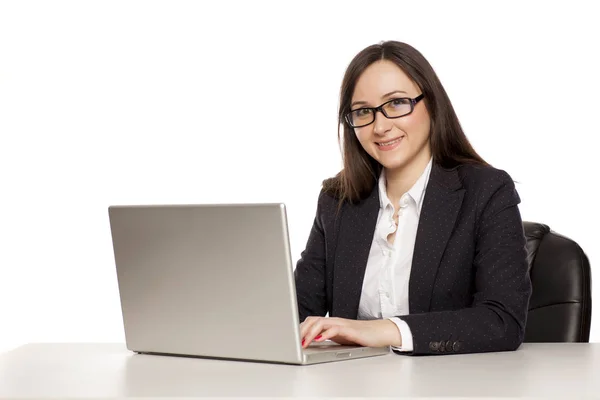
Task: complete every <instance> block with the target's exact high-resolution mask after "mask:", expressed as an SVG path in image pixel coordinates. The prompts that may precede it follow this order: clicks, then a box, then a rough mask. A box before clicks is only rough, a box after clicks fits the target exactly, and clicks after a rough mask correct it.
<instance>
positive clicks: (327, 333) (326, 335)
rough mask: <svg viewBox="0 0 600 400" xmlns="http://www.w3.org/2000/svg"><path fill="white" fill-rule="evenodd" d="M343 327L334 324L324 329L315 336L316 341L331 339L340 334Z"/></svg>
mask: <svg viewBox="0 0 600 400" xmlns="http://www.w3.org/2000/svg"><path fill="white" fill-rule="evenodd" d="M340 330H341V327H340V326H338V325H334V326H332V327H330V328H328V329H325V330H323V332H321V334H320V335H317V336H316V337H315V341H316V342H323V341H325V340H329V339H331V338H333V337H335V336H338V335H339V334H340Z"/></svg>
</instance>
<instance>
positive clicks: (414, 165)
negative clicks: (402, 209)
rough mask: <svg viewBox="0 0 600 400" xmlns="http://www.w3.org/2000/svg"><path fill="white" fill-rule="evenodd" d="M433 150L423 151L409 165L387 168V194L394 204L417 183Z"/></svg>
mask: <svg viewBox="0 0 600 400" xmlns="http://www.w3.org/2000/svg"><path fill="white" fill-rule="evenodd" d="M430 159H431V151H429V150H428V151H423V152H422V153H420V154H419V155H417V157H416V158H415V159H413V160H411V161H410V162H409V163H408V164H407V165H403V166H402V167H399V168H394V169H388V168H386V169H385V181H386V182H385V183H386V192H387V196H388V198H389V199H390V201H392V202H393V204H396V203H397V202H398V201H400V197H402V195H403V194H404V193H406V192H408V190H409V189H410V188H411V187H412V186H413V185H414V184H415V182H416V181H417V179H419V177H420V176H421V175H422V174H423V171H425V168H426V167H427V164H428V163H429V160H430Z"/></svg>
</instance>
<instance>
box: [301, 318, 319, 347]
mask: <svg viewBox="0 0 600 400" xmlns="http://www.w3.org/2000/svg"><path fill="white" fill-rule="evenodd" d="M323 324H324V321H323V320H319V321H317V322H315V323H314V324H313V325H312V326H311V327H310V329H309V330H308V332H306V334H305V335H304V338H303V340H302V346H303V347H304V348H306V347H308V345H310V343H311V342H312V341H313V340H314V338H315V337H317V336H319V335H320V334H321V332H322V331H323V329H324V327H323Z"/></svg>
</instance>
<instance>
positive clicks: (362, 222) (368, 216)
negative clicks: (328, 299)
mask: <svg viewBox="0 0 600 400" xmlns="http://www.w3.org/2000/svg"><path fill="white" fill-rule="evenodd" d="M378 214H379V190H378V186H377V183H375V185H374V188H373V191H372V192H371V194H370V195H369V197H368V198H366V199H365V200H362V201H361V202H360V203H357V204H354V205H345V206H344V208H343V209H342V212H341V216H340V218H341V220H340V225H339V231H338V236H337V238H338V240H337V246H336V254H335V261H334V269H333V273H334V278H333V299H332V300H333V304H332V313H331V316H332V317H340V318H349V319H356V317H357V316H358V305H359V302H360V295H361V292H362V285H363V280H364V277H365V270H366V268H367V261H368V258H369V251H370V250H371V244H372V242H373V235H374V234H375V226H376V225H377V215H378Z"/></svg>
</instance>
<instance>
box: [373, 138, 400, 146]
mask: <svg viewBox="0 0 600 400" xmlns="http://www.w3.org/2000/svg"><path fill="white" fill-rule="evenodd" d="M400 139H402V138H401V137H399V138H398V139H396V140H392V141H391V142H387V143H377V145H379V146H389V145H390V144H394V143H396V142H399V141H400Z"/></svg>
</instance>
